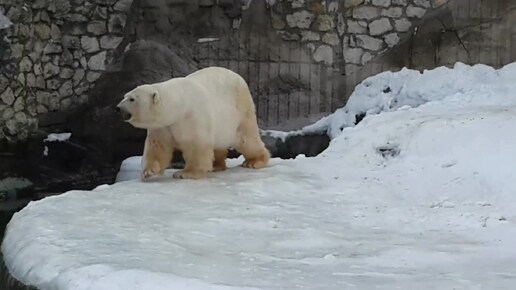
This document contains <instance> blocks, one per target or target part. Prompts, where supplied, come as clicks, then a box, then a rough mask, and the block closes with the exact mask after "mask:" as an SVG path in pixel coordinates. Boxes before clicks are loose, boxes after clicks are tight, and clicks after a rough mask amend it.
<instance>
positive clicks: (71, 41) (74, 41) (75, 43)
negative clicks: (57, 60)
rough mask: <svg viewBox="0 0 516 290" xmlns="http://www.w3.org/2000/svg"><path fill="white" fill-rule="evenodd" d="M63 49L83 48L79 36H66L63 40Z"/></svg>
mask: <svg viewBox="0 0 516 290" xmlns="http://www.w3.org/2000/svg"><path fill="white" fill-rule="evenodd" d="M62 44H63V47H65V48H73V49H78V48H80V47H81V41H80V39H79V37H77V36H69V35H65V36H63V39H62Z"/></svg>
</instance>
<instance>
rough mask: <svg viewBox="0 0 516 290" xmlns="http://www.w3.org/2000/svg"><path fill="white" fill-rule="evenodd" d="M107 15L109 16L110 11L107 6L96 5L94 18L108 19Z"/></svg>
mask: <svg viewBox="0 0 516 290" xmlns="http://www.w3.org/2000/svg"><path fill="white" fill-rule="evenodd" d="M107 16H108V11H107V7H101V6H97V7H95V11H94V12H93V17H92V18H93V19H97V20H99V19H103V20H105V19H107Z"/></svg>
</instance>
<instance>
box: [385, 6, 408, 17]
mask: <svg viewBox="0 0 516 290" xmlns="http://www.w3.org/2000/svg"><path fill="white" fill-rule="evenodd" d="M402 15H403V9H402V8H401V7H391V8H389V9H385V10H382V16H386V17H389V18H400V17H401V16H402Z"/></svg>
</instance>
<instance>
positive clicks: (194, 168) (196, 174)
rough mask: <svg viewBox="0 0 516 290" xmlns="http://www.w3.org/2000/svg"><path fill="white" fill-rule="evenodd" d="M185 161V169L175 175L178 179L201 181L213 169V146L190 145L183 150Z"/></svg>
mask: <svg viewBox="0 0 516 290" xmlns="http://www.w3.org/2000/svg"><path fill="white" fill-rule="evenodd" d="M181 151H182V152H183V158H184V159H185V168H184V169H183V170H180V171H177V172H175V173H174V178H178V179H201V178H205V177H206V176H207V175H208V172H209V171H211V170H212V169H213V159H214V152H213V145H208V144H190V146H184V148H181Z"/></svg>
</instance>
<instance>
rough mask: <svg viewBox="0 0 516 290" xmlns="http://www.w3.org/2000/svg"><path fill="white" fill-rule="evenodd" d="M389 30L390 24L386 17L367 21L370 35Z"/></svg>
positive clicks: (390, 28)
mask: <svg viewBox="0 0 516 290" xmlns="http://www.w3.org/2000/svg"><path fill="white" fill-rule="evenodd" d="M391 30H392V25H391V22H390V21H389V19H388V18H381V19H378V20H375V21H373V22H371V23H369V34H370V35H372V36H376V35H381V34H384V33H385V32H388V31H391Z"/></svg>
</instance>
